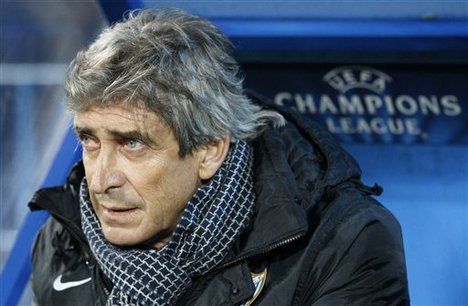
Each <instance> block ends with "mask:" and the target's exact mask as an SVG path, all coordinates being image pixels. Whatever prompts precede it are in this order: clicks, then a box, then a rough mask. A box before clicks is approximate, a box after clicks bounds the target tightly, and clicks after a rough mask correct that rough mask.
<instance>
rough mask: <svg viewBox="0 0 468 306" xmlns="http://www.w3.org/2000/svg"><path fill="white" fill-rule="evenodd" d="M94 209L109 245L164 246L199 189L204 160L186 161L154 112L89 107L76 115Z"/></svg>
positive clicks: (124, 108)
mask: <svg viewBox="0 0 468 306" xmlns="http://www.w3.org/2000/svg"><path fill="white" fill-rule="evenodd" d="M74 127H75V130H76V133H77V135H78V137H79V138H80V140H81V143H82V146H83V163H84V167H85V173H86V179H87V181H88V187H89V194H90V198H91V202H92V205H93V208H94V210H95V212H96V215H97V217H98V219H99V221H100V223H101V226H102V230H103V234H104V236H105V237H106V239H107V240H109V241H110V242H111V243H114V244H117V245H135V244H140V243H146V244H150V245H151V246H153V247H158V248H159V247H162V246H163V245H164V244H166V243H167V242H168V241H169V240H170V238H171V233H172V231H173V230H174V228H175V226H176V225H177V223H178V222H179V218H180V216H181V214H182V212H183V210H184V208H185V205H186V203H187V202H188V201H189V200H190V198H191V197H192V195H193V194H194V192H195V191H196V189H197V188H198V187H199V186H200V179H199V166H200V157H199V155H197V153H194V154H193V155H187V156H186V157H184V158H183V159H181V158H180V156H179V155H178V152H179V145H178V143H177V141H176V139H175V137H174V134H173V132H172V131H171V129H170V128H169V127H168V126H167V125H166V124H164V123H163V121H162V120H161V119H160V118H159V117H158V116H157V115H156V114H155V113H153V112H151V111H148V110H145V109H139V108H136V109H135V108H129V107H127V106H123V105H122V106H107V107H96V106H95V107H91V108H90V109H88V110H86V111H82V112H78V113H76V114H75V116H74Z"/></svg>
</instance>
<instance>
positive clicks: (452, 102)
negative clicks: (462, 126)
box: [440, 96, 462, 116]
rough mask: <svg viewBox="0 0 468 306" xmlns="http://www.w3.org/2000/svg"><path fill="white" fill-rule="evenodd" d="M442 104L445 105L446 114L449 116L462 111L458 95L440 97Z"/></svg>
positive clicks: (456, 114)
mask: <svg viewBox="0 0 468 306" xmlns="http://www.w3.org/2000/svg"><path fill="white" fill-rule="evenodd" d="M440 104H442V106H443V107H444V114H445V115H447V116H458V115H460V114H461V112H462V108H461V106H460V104H459V103H458V98H457V97H456V96H443V97H442V98H440Z"/></svg>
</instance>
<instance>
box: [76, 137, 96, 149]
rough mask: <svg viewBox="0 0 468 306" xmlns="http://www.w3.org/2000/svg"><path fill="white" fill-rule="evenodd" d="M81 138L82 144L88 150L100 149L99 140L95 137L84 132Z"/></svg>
mask: <svg viewBox="0 0 468 306" xmlns="http://www.w3.org/2000/svg"><path fill="white" fill-rule="evenodd" d="M79 138H80V142H81V146H82V147H83V149H85V150H86V151H94V150H97V149H99V142H98V141H97V140H96V139H95V138H94V137H92V136H89V135H86V134H83V135H80V136H79Z"/></svg>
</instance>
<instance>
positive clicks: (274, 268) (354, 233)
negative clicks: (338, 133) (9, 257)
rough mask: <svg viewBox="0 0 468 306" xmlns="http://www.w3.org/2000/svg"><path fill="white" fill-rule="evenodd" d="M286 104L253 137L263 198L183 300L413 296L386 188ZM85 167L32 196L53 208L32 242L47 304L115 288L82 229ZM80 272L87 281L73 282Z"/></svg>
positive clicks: (389, 301) (377, 300)
mask: <svg viewBox="0 0 468 306" xmlns="http://www.w3.org/2000/svg"><path fill="white" fill-rule="evenodd" d="M281 112H282V114H283V115H284V116H285V118H286V119H287V120H288V124H287V125H286V126H285V127H283V128H280V129H273V128H270V129H267V130H266V131H265V132H264V133H263V134H262V135H261V136H260V137H259V138H257V139H256V140H255V141H253V142H252V144H253V146H254V167H255V168H254V182H255V192H256V197H257V201H256V213H255V217H254V220H253V222H252V224H251V226H250V227H249V228H248V229H247V230H246V231H245V232H244V233H243V234H242V235H241V237H240V239H239V240H238V241H237V242H236V244H235V245H234V247H233V248H232V250H231V251H230V253H229V255H228V256H227V258H226V260H225V261H224V262H223V263H222V264H221V265H220V266H218V267H217V268H215V269H214V270H212V271H211V272H210V273H208V274H207V275H205V276H203V277H201V278H198V279H194V280H193V286H192V287H191V288H190V289H189V291H188V292H186V293H185V295H184V296H182V297H181V298H180V299H179V302H178V304H180V305H202V306H207V305H243V304H245V303H247V302H248V301H249V300H252V299H254V302H253V303H252V305H284V306H286V305H408V304H409V297H408V288H407V277H406V268H405V259H404V252H403V246H402V236H401V231H400V226H399V224H398V222H397V221H396V220H395V218H394V217H393V216H392V214H391V213H390V212H389V211H388V210H387V209H385V208H384V207H382V206H381V205H380V204H379V203H378V202H377V201H375V200H374V199H373V198H372V197H371V194H373V193H378V192H379V190H378V189H379V188H377V187H376V188H369V187H366V186H364V185H363V184H362V183H361V182H360V180H359V177H360V170H359V167H358V166H357V164H356V162H355V161H354V159H353V158H352V157H350V156H349V155H348V154H347V153H346V152H344V151H343V150H342V149H341V148H340V147H339V145H338V144H337V143H336V142H335V140H333V138H332V137H331V135H330V134H328V133H327V132H325V131H324V130H322V129H321V128H320V127H318V126H317V125H316V124H315V123H314V122H310V121H307V120H304V119H303V118H302V117H300V116H299V115H297V114H295V113H293V112H290V111H288V110H281ZM83 175H84V174H83V168H82V165H81V164H79V165H77V166H76V167H75V168H74V169H73V171H72V172H71V175H70V177H69V179H68V183H67V184H66V185H64V186H61V187H55V188H48V189H43V190H39V191H38V192H37V193H36V195H35V197H34V198H33V200H32V201H31V203H30V207H31V209H33V210H34V209H45V210H47V211H49V212H50V213H51V214H52V216H53V218H50V220H49V221H48V222H47V223H46V225H45V226H44V228H43V229H42V230H41V232H40V233H39V235H38V238H37V239H36V243H35V245H34V247H33V252H32V266H33V274H32V287H33V292H34V295H35V297H36V299H37V302H38V304H39V305H47V306H49V305H105V301H106V297H107V294H108V292H109V291H110V290H111V287H112V285H111V284H110V283H109V282H108V281H107V280H106V278H105V277H104V276H103V275H102V272H101V271H100V270H99V268H98V266H97V264H96V262H95V259H94V258H93V256H92V253H91V252H90V250H89V247H88V244H87V242H86V239H85V237H84V236H83V233H82V232H81V227H80V212H79V204H78V196H77V188H78V184H79V182H80V180H81V178H82V177H83ZM254 273H256V274H254ZM60 275H62V278H61V279H60V282H61V283H62V284H63V283H65V284H68V285H70V284H72V285H76V284H78V285H76V286H72V287H70V288H68V289H65V290H62V291H57V290H55V289H54V286H53V282H54V281H57V278H58V277H59V276H60ZM253 276H257V277H256V280H257V281H256V282H255V285H254V282H253ZM89 278H91V280H89ZM78 280H81V281H83V282H84V283H83V284H81V283H73V282H72V281H78ZM85 281H86V282H85ZM70 282H72V283H70ZM256 286H257V289H258V290H257V291H256ZM59 289H60V288H59ZM62 289H63V288H62ZM254 296H255V298H254ZM248 305H249V304H248Z"/></svg>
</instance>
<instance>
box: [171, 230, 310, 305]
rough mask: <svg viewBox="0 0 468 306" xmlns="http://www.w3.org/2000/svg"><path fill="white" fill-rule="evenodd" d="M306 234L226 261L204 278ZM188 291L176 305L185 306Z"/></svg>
mask: <svg viewBox="0 0 468 306" xmlns="http://www.w3.org/2000/svg"><path fill="white" fill-rule="evenodd" d="M305 234H306V232H305V231H302V232H300V233H297V234H295V235H293V236H291V237H289V238H286V239H284V240H281V241H279V242H276V243H275V244H273V245H270V246H268V247H266V248H263V249H260V250H257V251H255V252H253V253H250V254H246V255H244V256H241V257H238V258H235V259H233V260H231V261H228V262H226V263H224V264H222V265H221V266H219V267H217V268H215V269H213V270H212V271H210V272H209V273H208V274H206V275H205V276H204V277H205V278H209V277H210V276H212V275H215V274H216V273H217V272H218V271H220V270H222V269H224V268H227V267H229V266H232V265H235V264H239V263H241V262H245V261H247V260H248V259H250V258H254V257H257V256H260V255H264V254H267V253H269V252H271V251H273V250H276V249H277V248H281V247H284V246H286V245H288V244H290V243H293V242H294V241H296V240H298V239H300V238H302V237H304V236H305ZM190 293H191V292H190V290H189V291H188V292H186V293H185V294H183V295H182V297H181V298H180V299H179V300H178V301H177V303H176V305H186V304H187V303H186V301H188V300H189V298H190V296H191V294H190Z"/></svg>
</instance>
